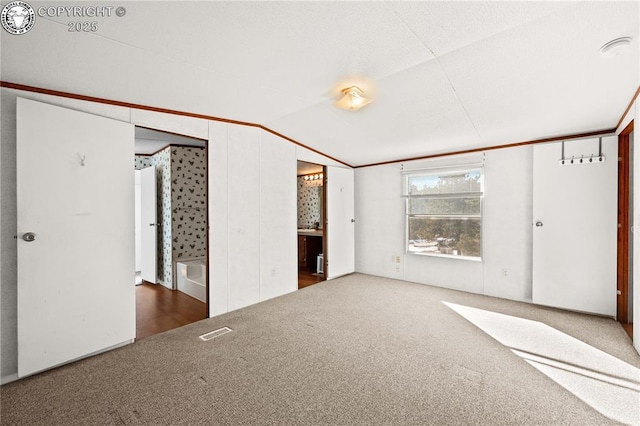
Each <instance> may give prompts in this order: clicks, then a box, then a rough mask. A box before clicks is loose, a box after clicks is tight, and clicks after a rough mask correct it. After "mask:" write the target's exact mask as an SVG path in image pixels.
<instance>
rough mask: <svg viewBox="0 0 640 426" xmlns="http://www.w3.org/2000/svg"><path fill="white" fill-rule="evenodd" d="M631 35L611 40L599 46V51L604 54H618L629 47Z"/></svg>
mask: <svg viewBox="0 0 640 426" xmlns="http://www.w3.org/2000/svg"><path fill="white" fill-rule="evenodd" d="M630 44H631V37H620V38H617V39H615V40H611V41H610V42H608V43H606V44H605V45H604V46H602V47H601V48H600V53H602V54H603V55H606V56H618V55H619V54H620V53H621V52H623V51H624V50H627V49H628V48H629V45H630Z"/></svg>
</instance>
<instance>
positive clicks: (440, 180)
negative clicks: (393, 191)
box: [404, 168, 483, 258]
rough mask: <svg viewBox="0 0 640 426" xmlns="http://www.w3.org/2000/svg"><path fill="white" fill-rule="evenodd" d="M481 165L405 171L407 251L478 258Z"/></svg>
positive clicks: (480, 214) (479, 245)
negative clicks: (466, 167) (460, 168)
mask: <svg viewBox="0 0 640 426" xmlns="http://www.w3.org/2000/svg"><path fill="white" fill-rule="evenodd" d="M482 191H483V179H482V170H481V169H478V168H476V169H471V170H461V171H447V172H420V173H408V174H405V175H404V196H405V197H406V203H407V204H406V212H407V252H408V253H418V254H436V255H438V254H439V255H452V256H465V257H475V258H479V257H480V256H481V228H482V208H481V207H482Z"/></svg>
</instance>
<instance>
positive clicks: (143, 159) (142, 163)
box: [135, 155, 154, 170]
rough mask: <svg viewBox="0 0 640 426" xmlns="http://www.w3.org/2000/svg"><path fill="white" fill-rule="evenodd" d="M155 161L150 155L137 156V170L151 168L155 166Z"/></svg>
mask: <svg viewBox="0 0 640 426" xmlns="http://www.w3.org/2000/svg"><path fill="white" fill-rule="evenodd" d="M153 164H154V161H153V157H151V156H148V155H136V157H135V168H136V170H142V169H146V168H147V167H149V166H153Z"/></svg>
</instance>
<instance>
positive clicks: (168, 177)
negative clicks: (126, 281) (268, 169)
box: [135, 146, 207, 288]
mask: <svg viewBox="0 0 640 426" xmlns="http://www.w3.org/2000/svg"><path fill="white" fill-rule="evenodd" d="M151 165H154V166H156V173H157V182H158V223H160V226H159V227H158V282H160V283H161V284H163V285H164V286H166V287H169V288H173V262H174V261H176V260H177V259H179V258H192V257H204V256H206V213H207V211H206V192H205V191H206V186H205V176H206V160H205V152H204V148H193V147H180V146H178V147H176V146H174V147H167V148H165V149H163V150H162V151H160V152H158V153H157V154H155V155H153V156H152V157H148V156H136V158H135V168H136V169H142V168H145V167H149V166H151Z"/></svg>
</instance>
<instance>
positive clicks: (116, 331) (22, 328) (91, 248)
mask: <svg viewBox="0 0 640 426" xmlns="http://www.w3.org/2000/svg"><path fill="white" fill-rule="evenodd" d="M17 130H18V137H17V203H18V242H17V244H18V376H19V377H24V376H27V375H30V374H33V373H36V372H38V371H42V370H45V369H48V368H51V367H54V366H56V365H59V364H63V363H66V362H69V361H72V360H74V359H77V358H81V357H84V356H87V355H89V354H92V353H95V352H99V351H103V350H105V349H107V348H110V347H114V346H117V345H121V344H124V343H126V342H129V341H132V340H133V339H134V338H135V289H134V286H133V283H134V279H135V270H134V166H133V159H134V148H133V147H134V130H133V126H132V125H131V124H129V123H123V122H120V121H115V120H111V119H107V118H103V117H99V116H95V115H91V114H86V113H82V112H78V111H73V110H69V109H65V108H60V107H56V106H52V105H48V104H43V103H40V102H35V101H30V100H26V99H21V98H18V101H17ZM30 233H32V234H30ZM30 236H31V237H32V238H30ZM30 239H33V240H32V241H29V240H30Z"/></svg>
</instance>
